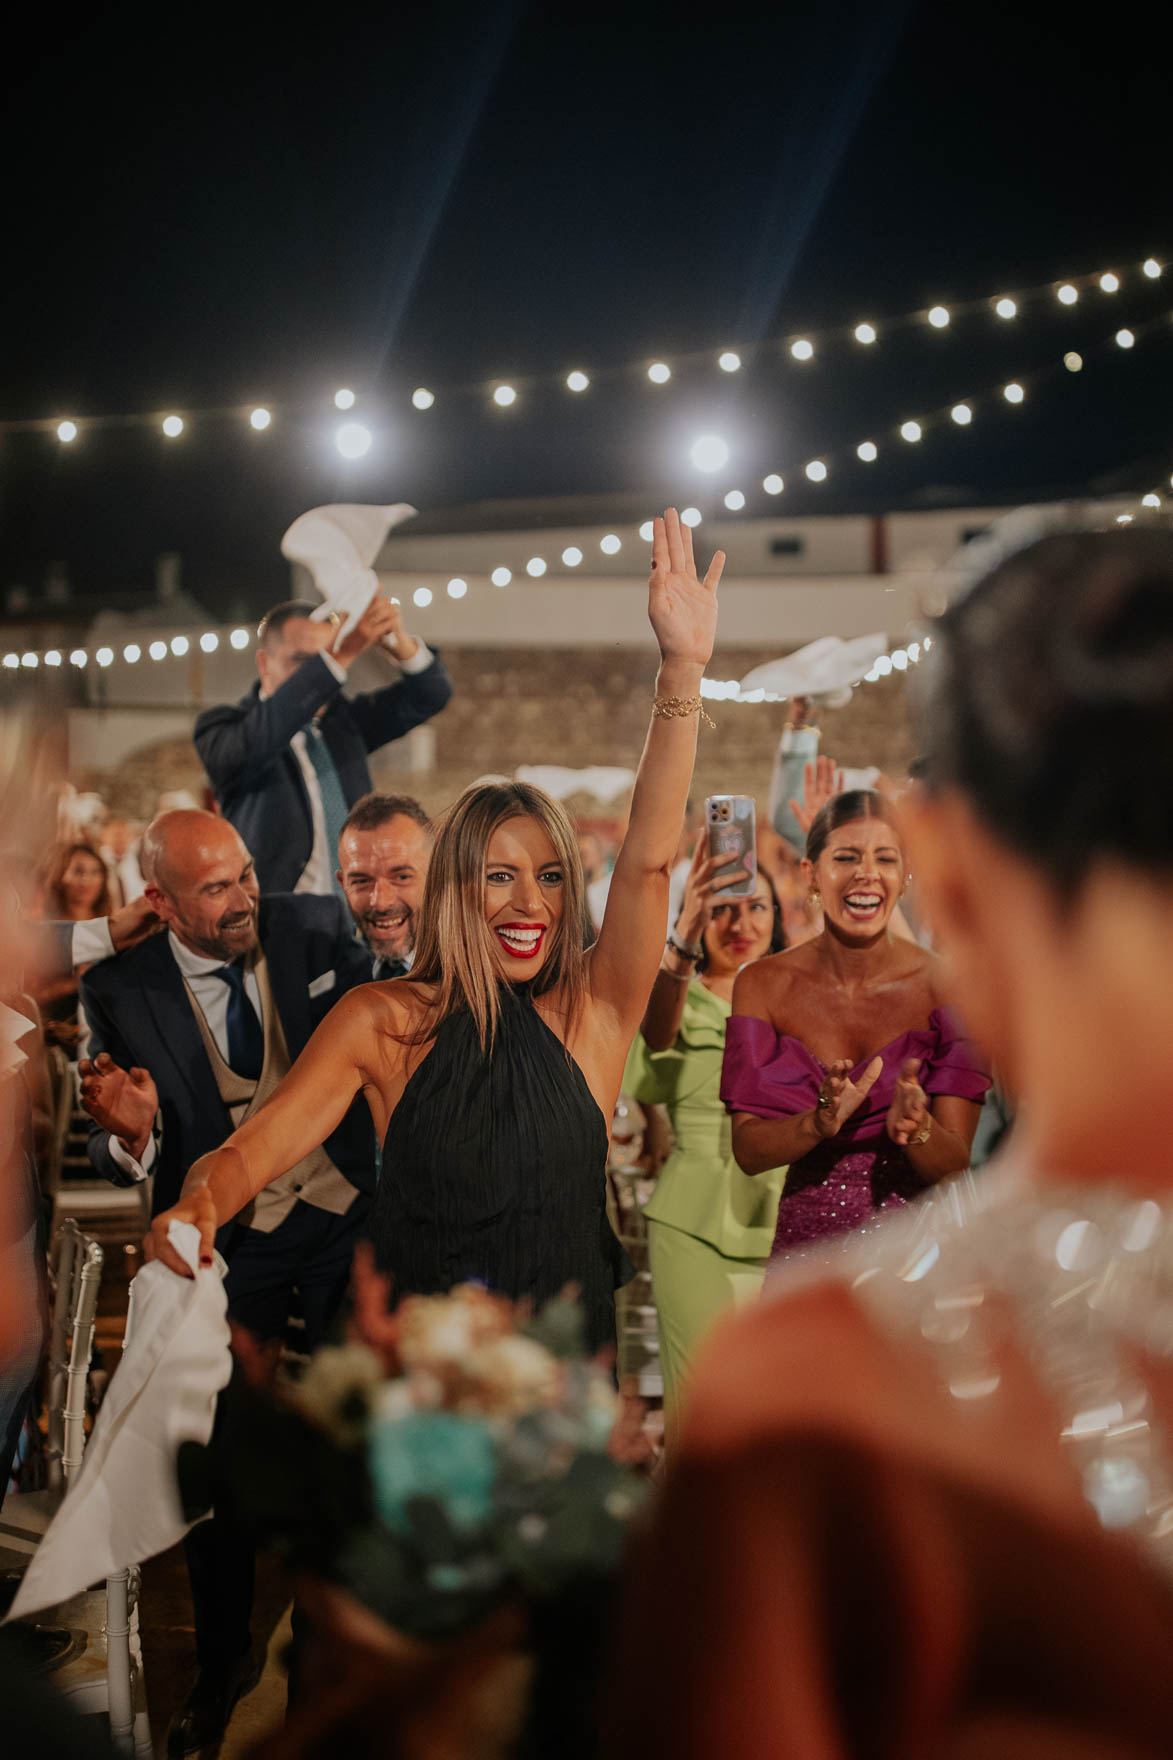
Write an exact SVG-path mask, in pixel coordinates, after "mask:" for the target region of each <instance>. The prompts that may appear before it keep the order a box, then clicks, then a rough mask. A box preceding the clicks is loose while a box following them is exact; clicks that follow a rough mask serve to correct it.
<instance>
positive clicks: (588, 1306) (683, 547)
mask: <svg viewBox="0 0 1173 1760" xmlns="http://www.w3.org/2000/svg"><path fill="white" fill-rule="evenodd" d="M654 527H655V537H654V540H653V549H652V571H651V578H650V582H649V594H648V615H649V619H650V621H651V624H652V628H653V630H654V631H655V634H656V638H657V641H658V642H659V646H660V656H661V663H660V670H659V675H658V677H657V681H656V696H655V700H654V703H653V708H652V720H651V725H650V728H649V730H648V737H647V743H646V745H645V747H644V752H643V757H642V758H641V760H640V767H639V773H638V776H637V778H636V784H635V789H634V792H633V796H632V804H631V816H630V819H629V823H628V830H627V835H626V837H625V839H624V842H623V846H622V848H621V850H620V852H619V856H618V858H617V860H616V864H615V872H614V875H613V877H612V883H611V890H610V895H609V897H608V901H607V910H606V915H605V917H604V920H603V925H602V928H601V930H600V933H599V938H598V941H597V942H596V943H595V945H594V946H593V947H592V948H591V949H590V950H589V951H588V952H585V953H584V951H583V941H584V929H585V927H586V923H587V916H586V906H585V888H584V883H583V875H582V865H581V861H580V859H579V855H578V849H577V843H576V840H575V836H574V831H573V828H572V826H571V823H570V820H569V819H568V817H567V815H566V813H565V812H564V810H563V809H562V808H561V807H560V806H559V805H558V804H557V803H556V802H555V801H553V800H551V799H550V798H549V796H547V795H544V794H543V793H542V792H541V790H539V789H534V788H529V787H527V786H525V785H524V784H520V783H500V784H498V783H486V784H480V785H476V786H474V787H473V788H470V789H467V790H466V791H465V793H464V794H463V795H462V796H461V797H460V799H459V800H458V801H457V802H456V803H455V805H454V806H453V807H452V808H451V809H450V811H449V813H448V814H447V816H446V818H445V820H444V823H443V825H442V826H441V829H440V832H439V835H438V837H437V839H436V845H435V849H434V851H433V853H432V858H431V864H430V867H429V870H428V877H427V883H426V887H425V891H424V899H423V905H422V908H421V912H420V936H419V942H418V945H417V948H416V955H415V961H414V963H413V966H412V970H411V973H410V976H409V977H407V978H400V979H394V980H392V981H390V982H385V983H376V984H368V985H364V986H363V987H362V988H361V989H359V990H355V991H352V992H351V993H350V994H349V995H348V996H345V997H343V998H342V1000H341V1001H340V1002H339V1003H338V1004H337V1005H336V1006H335V1007H334V1009H332V1010H331V1012H330V1014H329V1016H328V1017H327V1019H326V1020H325V1021H324V1022H323V1023H322V1025H321V1026H320V1027H319V1029H318V1031H317V1033H316V1034H315V1035H314V1037H313V1039H311V1041H310V1043H309V1044H308V1045H307V1046H306V1048H305V1050H304V1051H303V1053H302V1055H301V1056H300V1057H299V1058H298V1060H297V1062H296V1063H295V1065H294V1067H293V1069H292V1070H291V1071H290V1072H289V1074H288V1076H287V1077H286V1078H285V1080H284V1082H282V1084H281V1086H280V1088H279V1089H278V1090H277V1092H276V1093H275V1094H274V1095H273V1097H272V1099H271V1100H270V1101H269V1102H268V1104H267V1105H266V1106H265V1107H263V1108H262V1109H261V1111H260V1112H259V1113H258V1114H257V1115H256V1116H255V1117H254V1118H252V1119H249V1120H248V1121H246V1123H245V1124H243V1125H242V1126H241V1128H240V1129H239V1130H238V1131H236V1132H234V1134H233V1135H232V1136H231V1137H230V1138H229V1139H228V1141H227V1142H226V1143H225V1144H224V1146H223V1148H221V1149H219V1150H217V1151H216V1152H215V1153H214V1154H212V1155H208V1156H205V1157H204V1158H203V1159H202V1160H200V1161H198V1162H196V1164H195V1166H194V1167H193V1168H192V1169H191V1171H190V1173H189V1174H188V1176H187V1179H186V1181H185V1183H184V1189H183V1195H182V1197H181V1199H180V1202H179V1203H178V1204H177V1205H176V1206H175V1208H174V1209H173V1210H170V1211H166V1212H164V1213H162V1214H161V1215H160V1216H157V1217H156V1218H155V1221H154V1223H153V1224H152V1228H151V1233H150V1235H149V1236H148V1239H147V1244H146V1250H147V1255H148V1257H151V1258H155V1257H157V1258H159V1259H161V1260H163V1262H164V1263H166V1264H168V1265H169V1266H170V1267H171V1269H172V1270H174V1271H176V1272H178V1273H179V1274H180V1275H190V1272H189V1271H188V1269H187V1267H186V1266H185V1264H184V1262H183V1260H181V1259H180V1258H179V1257H178V1255H177V1254H176V1253H175V1251H174V1249H173V1248H172V1247H171V1246H170V1244H169V1242H168V1240H167V1231H168V1228H169V1226H170V1223H171V1220H172V1218H179V1219H181V1220H183V1221H188V1222H194V1223H195V1224H196V1225H197V1226H198V1227H199V1229H200V1233H201V1258H202V1259H203V1260H204V1261H206V1262H207V1263H210V1262H211V1255H212V1240H213V1235H214V1233H215V1230H216V1228H217V1227H218V1226H219V1225H220V1224H222V1223H223V1222H225V1221H227V1220H228V1219H229V1218H230V1217H232V1216H234V1215H235V1214H236V1213H237V1211H238V1210H240V1209H242V1208H243V1206H244V1205H245V1204H247V1203H248V1202H249V1201H250V1199H252V1198H253V1197H255V1195H256V1193H257V1192H258V1191H260V1190H261V1189H262V1187H263V1186H265V1185H266V1184H268V1183H269V1181H270V1180H273V1179H276V1178H277V1177H279V1175H280V1174H281V1173H283V1172H284V1171H285V1170H286V1169H287V1168H289V1167H291V1166H293V1165H295V1163H296V1162H297V1161H298V1160H299V1159H300V1158H301V1157H302V1156H303V1155H304V1154H306V1153H307V1152H308V1150H309V1149H310V1148H312V1147H313V1146H314V1145H316V1144H318V1143H321V1142H323V1141H324V1140H325V1138H326V1137H328V1135H329V1134H330V1132H331V1131H332V1130H333V1129H334V1128H335V1125H336V1124H337V1122H338V1120H339V1119H340V1118H341V1117H342V1116H343V1114H344V1113H345V1111H346V1109H347V1107H348V1106H349V1105H350V1103H351V1102H352V1100H353V1099H354V1097H355V1095H356V1094H357V1093H358V1091H359V1090H360V1089H361V1090H362V1092H363V1093H364V1094H365V1095H366V1098H367V1101H368V1104H369V1105H370V1108H371V1114H372V1117H373V1119H374V1122H375V1128H376V1131H377V1133H378V1134H379V1135H380V1137H381V1138H382V1139H383V1141H384V1155H383V1167H382V1173H381V1176H380V1186H379V1193H378V1197H377V1199H376V1203H375V1206H374V1210H373V1213H372V1218H371V1230H372V1234H373V1237H374V1241H375V1248H376V1257H377V1259H378V1260H379V1262H380V1263H381V1265H382V1266H383V1268H384V1269H385V1270H387V1271H389V1272H390V1273H391V1276H392V1280H393V1286H394V1293H395V1294H396V1295H397V1296H402V1295H405V1294H410V1293H416V1292H424V1291H440V1290H446V1289H449V1288H451V1287H452V1286H453V1285H454V1284H457V1283H460V1282H463V1281H467V1280H470V1279H474V1278H475V1279H478V1280H480V1281H481V1282H483V1283H485V1284H486V1285H487V1286H488V1287H489V1288H490V1289H492V1290H494V1291H496V1292H498V1293H500V1294H503V1295H508V1296H511V1297H514V1298H520V1297H528V1298H530V1299H533V1300H536V1301H541V1300H542V1299H543V1298H545V1297H548V1296H552V1295H555V1294H557V1293H558V1291H559V1290H561V1289H562V1288H563V1287H564V1286H565V1285H566V1284H567V1283H568V1282H573V1283H575V1284H577V1285H578V1286H579V1289H580V1291H581V1295H582V1301H583V1304H584V1308H585V1311H586V1316H587V1324H588V1331H589V1334H590V1338H591V1340H592V1342H593V1343H595V1344H601V1343H603V1342H605V1341H606V1340H608V1339H610V1338H612V1337H613V1336H614V1308H613V1301H612V1298H613V1295H614V1290H615V1286H616V1283H617V1282H619V1281H622V1279H623V1276H624V1274H625V1269H626V1261H625V1259H624V1256H623V1254H622V1252H621V1251H620V1249H619V1246H618V1243H617V1242H616V1240H615V1237H614V1235H613V1233H612V1232H611V1229H610V1227H609V1225H608V1222H607V1216H606V1210H605V1204H604V1191H605V1186H604V1164H605V1160H606V1151H607V1135H608V1122H607V1121H608V1120H609V1119H610V1117H611V1114H612V1112H613V1111H614V1107H615V1101H616V1099H617V1097H618V1093H619V1086H620V1082H621V1080H622V1076H623V1067H624V1063H625V1060H626V1057H627V1052H628V1049H629V1047H630V1045H631V1041H632V1039H633V1038H634V1036H635V1033H636V1030H637V1028H638V1026H639V1023H640V1019H641V1018H642V1014H643V1010H644V1007H645V1005H646V1002H647V998H648V995H649V992H650V990H651V986H652V982H653V980H654V978H655V974H656V971H657V968H658V966H659V961H660V955H661V950H662V948H663V944H664V935H665V931H666V928H667V918H668V875H669V870H670V866H671V863H672V859H673V856H674V854H675V850H676V843H677V839H678V837H679V831H680V824H681V820H682V818H683V814H684V807H685V801H686V798H687V794H688V786H689V782H690V780H691V776H692V767H693V760H694V757H695V751H696V729H697V721H698V717H699V712H700V706H701V703H700V683H701V676H702V674H703V672H704V668H705V665H706V663H707V661H708V659H709V656H710V654H711V653H712V647H713V639H714V636H715V634H716V622H717V605H716V590H717V583H718V581H719V580H720V576H721V569H722V567H723V564H724V560H725V559H724V557H723V555H722V554H721V553H720V552H719V551H718V553H717V555H716V556H715V557H714V559H713V562H712V565H711V566H710V568H709V571H708V574H707V575H706V576H705V578H704V580H703V581H702V580H700V579H698V577H697V573H696V567H695V564H694V561H693V554H692V534H691V533H690V531H689V530H688V528H687V527H686V526H684V525H682V524H681V522H680V520H679V518H678V516H677V514H676V513H675V511H674V510H673V509H669V510H668V512H667V513H666V514H665V516H664V518H663V519H662V520H656V521H655V522H654ZM735 878H737V876H734V875H730V879H731V880H733V879H735Z"/></svg>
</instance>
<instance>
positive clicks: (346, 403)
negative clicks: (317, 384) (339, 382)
mask: <svg viewBox="0 0 1173 1760" xmlns="http://www.w3.org/2000/svg"><path fill="white" fill-rule="evenodd" d="M334 408H335V409H353V408H354V392H353V391H347V390H346V389H345V388H343V390H341V391H336V392H335V393H334Z"/></svg>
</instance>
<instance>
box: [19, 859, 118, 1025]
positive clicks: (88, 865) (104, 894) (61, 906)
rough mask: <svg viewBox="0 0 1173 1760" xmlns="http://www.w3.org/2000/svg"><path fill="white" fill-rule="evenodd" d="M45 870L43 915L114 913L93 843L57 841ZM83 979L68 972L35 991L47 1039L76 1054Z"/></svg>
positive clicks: (74, 917) (78, 917)
mask: <svg viewBox="0 0 1173 1760" xmlns="http://www.w3.org/2000/svg"><path fill="white" fill-rule="evenodd" d="M41 873H42V881H41V898H42V911H41V914H42V916H44V917H47V918H50V919H52V920H54V921H57V922H67V923H88V922H91V921H92V920H93V918H94V917H108V916H109V915H110V912H111V909H112V904H111V899H110V880H109V875H108V874H107V871H106V864H105V862H104V861H103V860H102V858H101V856H100V855H99V854H98V852H97V850H96V849H93V848H92V847H91V846H90V845H89V844H88V843H80V842H78V843H59V844H55V845H54V846H53V848H52V849H51V850H50V851H49V854H48V856H47V857H46V858H45V862H44V865H43V867H42V870H41ZM77 981H78V974H77V973H76V972H72V973H67V974H66V975H65V976H64V977H60V978H50V979H47V980H46V981H45V982H44V983H42V984H41V985H40V986H39V987H37V988H36V990H35V992H34V994H35V996H36V1000H37V1002H38V1003H39V1004H40V1009H41V1014H42V1017H43V1019H44V1022H45V1037H46V1038H47V1039H49V1040H52V1041H53V1042H54V1043H55V1044H58V1045H60V1046H61V1047H62V1049H63V1050H64V1051H66V1052H67V1053H68V1055H69V1056H70V1057H75V1056H76V1055H77V1042H78V1032H79V1029H78V1015H77V1009H78V1001H77V996H78V991H77Z"/></svg>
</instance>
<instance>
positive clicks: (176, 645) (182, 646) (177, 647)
mask: <svg viewBox="0 0 1173 1760" xmlns="http://www.w3.org/2000/svg"><path fill="white" fill-rule="evenodd" d="M190 646H191V643H190V642H189V641H188V639H187V637H186V636H172V638H171V652H172V653H173V654H174V655H175V658H176V659H177V660H182V658H183V656H184V655H185V654H186V653H187V650H188V648H189V647H190Z"/></svg>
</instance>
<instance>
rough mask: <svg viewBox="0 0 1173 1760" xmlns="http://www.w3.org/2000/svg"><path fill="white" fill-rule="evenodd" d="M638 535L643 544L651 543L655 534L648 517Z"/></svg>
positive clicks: (653, 526)
mask: <svg viewBox="0 0 1173 1760" xmlns="http://www.w3.org/2000/svg"><path fill="white" fill-rule="evenodd" d="M639 535H640V537H641V538H642V539H643V541H644V543H645V544H650V543H651V541H652V539H653V538H654V537H655V535H656V528H655V525H654V524H653V522H652V521H651V520H650V519H645V521H644V523H643V525H642V526H641V527H640V528H639ZM562 560H563V561H564V562H565V560H566V558H565V556H564V557H563V558H562Z"/></svg>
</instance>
